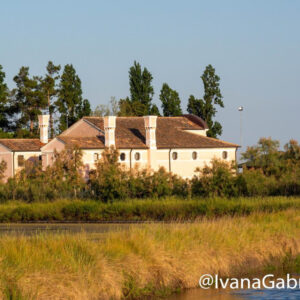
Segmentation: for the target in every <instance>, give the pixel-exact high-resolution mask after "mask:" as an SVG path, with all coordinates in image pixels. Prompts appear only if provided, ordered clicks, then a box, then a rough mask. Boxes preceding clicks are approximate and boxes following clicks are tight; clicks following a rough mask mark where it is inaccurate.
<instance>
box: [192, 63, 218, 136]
mask: <svg viewBox="0 0 300 300" xmlns="http://www.w3.org/2000/svg"><path fill="white" fill-rule="evenodd" d="M201 79H202V82H203V85H204V96H203V99H197V98H195V97H194V96H193V95H191V96H190V98H189V101H188V107H187V110H188V112H189V113H191V114H194V115H197V116H199V117H201V118H202V119H203V120H204V121H205V122H206V123H207V126H208V128H209V130H208V132H207V135H208V136H210V137H214V138H216V137H217V136H218V135H221V134H222V125H221V124H220V123H219V122H217V121H214V117H215V115H216V113H217V108H216V107H217V106H220V107H224V103H223V100H222V98H223V96H222V94H221V90H220V83H219V82H220V77H219V76H218V75H216V73H215V69H214V68H213V67H212V65H208V66H207V67H206V69H205V71H204V73H203V75H202V76H201Z"/></svg>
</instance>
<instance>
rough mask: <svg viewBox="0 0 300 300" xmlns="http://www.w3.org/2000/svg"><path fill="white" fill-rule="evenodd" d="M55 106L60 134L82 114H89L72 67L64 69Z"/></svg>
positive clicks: (87, 104)
mask: <svg viewBox="0 0 300 300" xmlns="http://www.w3.org/2000/svg"><path fill="white" fill-rule="evenodd" d="M55 105H56V106H57V108H58V111H59V112H60V114H61V115H60V118H59V130H60V132H61V131H64V130H65V129H67V128H68V127H70V126H71V125H72V124H74V123H75V122H76V121H78V120H79V119H80V118H81V117H82V116H83V115H84V114H88V115H89V114H90V113H91V109H90V104H89V101H88V100H86V99H85V100H83V99H82V89H81V80H80V78H79V77H78V75H77V74H76V71H75V69H74V67H73V65H66V66H65V67H64V71H63V74H62V76H61V79H60V84H59V92H58V99H57V101H56V102H55Z"/></svg>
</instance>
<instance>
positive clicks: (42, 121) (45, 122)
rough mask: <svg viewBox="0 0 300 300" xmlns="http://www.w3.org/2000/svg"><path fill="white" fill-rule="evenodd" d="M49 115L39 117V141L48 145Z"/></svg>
mask: <svg viewBox="0 0 300 300" xmlns="http://www.w3.org/2000/svg"><path fill="white" fill-rule="evenodd" d="M49 117H50V116H49V115H39V128H40V141H41V143H43V144H47V143H48V128H49Z"/></svg>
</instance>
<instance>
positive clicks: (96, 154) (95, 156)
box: [94, 153, 99, 162]
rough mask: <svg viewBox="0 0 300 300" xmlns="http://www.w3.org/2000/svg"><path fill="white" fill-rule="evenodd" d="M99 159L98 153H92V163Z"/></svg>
mask: <svg viewBox="0 0 300 300" xmlns="http://www.w3.org/2000/svg"><path fill="white" fill-rule="evenodd" d="M98 159H99V154H98V153H94V162H96V161H97V160H98Z"/></svg>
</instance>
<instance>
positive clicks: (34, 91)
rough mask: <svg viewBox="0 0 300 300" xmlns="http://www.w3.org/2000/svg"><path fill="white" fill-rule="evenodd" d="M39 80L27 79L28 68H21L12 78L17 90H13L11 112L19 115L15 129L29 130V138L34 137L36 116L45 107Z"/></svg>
mask: <svg viewBox="0 0 300 300" xmlns="http://www.w3.org/2000/svg"><path fill="white" fill-rule="evenodd" d="M40 80H41V79H40V78H38V77H36V76H34V77H32V78H30V77H29V67H21V68H20V71H19V74H18V75H16V76H15V77H14V81H15V83H16V85H17V88H16V89H14V90H13V100H12V103H13V110H14V112H15V113H16V114H18V115H20V117H18V120H17V122H16V129H17V130H21V129H26V128H29V132H30V135H31V136H33V135H34V129H35V127H37V126H36V125H37V119H38V117H37V116H38V115H39V114H41V113H42V109H45V108H46V106H47V99H46V98H45V97H44V94H43V92H42V86H41V84H40Z"/></svg>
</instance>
